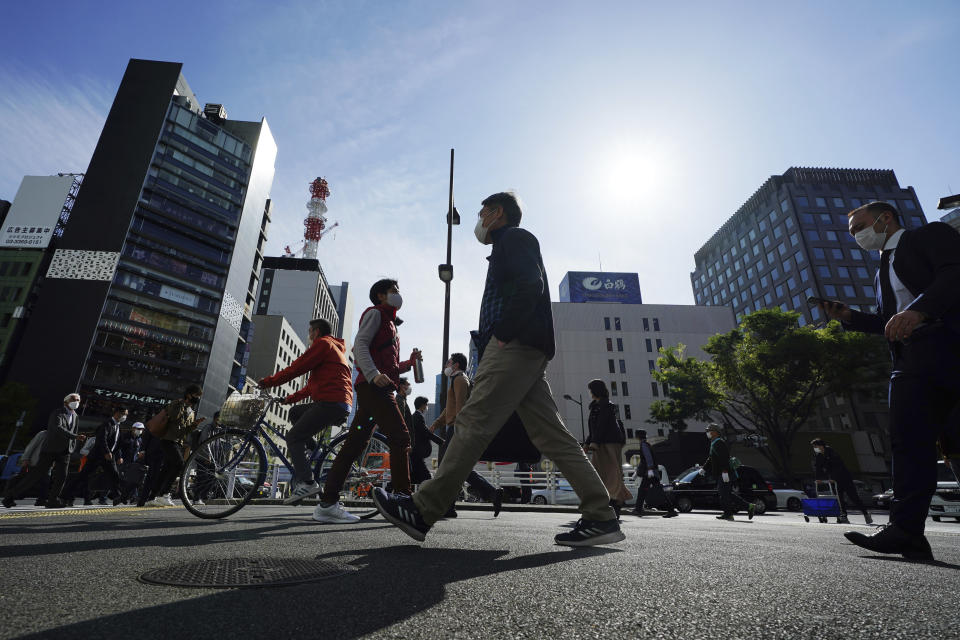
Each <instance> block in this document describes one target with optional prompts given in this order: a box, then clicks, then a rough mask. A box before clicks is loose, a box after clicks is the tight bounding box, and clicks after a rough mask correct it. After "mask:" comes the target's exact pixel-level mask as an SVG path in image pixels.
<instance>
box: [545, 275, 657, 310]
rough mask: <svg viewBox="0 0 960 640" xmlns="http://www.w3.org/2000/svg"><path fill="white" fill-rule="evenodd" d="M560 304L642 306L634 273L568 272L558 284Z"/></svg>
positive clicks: (638, 281)
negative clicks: (581, 303)
mask: <svg viewBox="0 0 960 640" xmlns="http://www.w3.org/2000/svg"><path fill="white" fill-rule="evenodd" d="M560 302H616V303H620V304H643V300H642V299H641V296H640V279H639V278H638V277H637V274H636V273H613V272H606V271H568V272H567V275H566V276H564V278H563V281H562V282H561V283H560Z"/></svg>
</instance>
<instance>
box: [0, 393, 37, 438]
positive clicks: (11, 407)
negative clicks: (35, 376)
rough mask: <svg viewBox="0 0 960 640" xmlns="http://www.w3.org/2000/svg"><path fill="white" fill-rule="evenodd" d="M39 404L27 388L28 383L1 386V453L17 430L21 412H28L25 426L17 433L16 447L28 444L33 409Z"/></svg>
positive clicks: (24, 420) (24, 422)
mask: <svg viewBox="0 0 960 640" xmlns="http://www.w3.org/2000/svg"><path fill="white" fill-rule="evenodd" d="M36 406H37V400H36V398H34V397H33V396H32V395H30V391H29V390H28V389H27V385H25V384H21V383H19V382H7V383H6V384H4V385H3V386H2V387H0V447H2V448H0V453H3V452H5V451H6V450H7V445H8V444H9V443H10V438H11V437H12V436H13V432H14V430H16V428H17V427H16V424H17V420H19V419H20V414H21V413H22V412H24V411H26V412H27V414H26V416H24V419H23V426H22V427H20V431H19V432H18V433H17V438H16V441H15V442H14V443H13V444H14V448H16V447H18V446H26V444H27V442H29V441H30V431H31V429H30V427H31V425H32V424H33V410H34V408H35V407H36Z"/></svg>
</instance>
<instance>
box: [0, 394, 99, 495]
mask: <svg viewBox="0 0 960 640" xmlns="http://www.w3.org/2000/svg"><path fill="white" fill-rule="evenodd" d="M79 406H80V394H79V393H70V394H67V396H66V397H65V398H64V399H63V406H62V407H60V408H59V409H57V410H56V411H54V412H53V413H51V414H50V418H49V420H47V439H46V440H45V441H44V443H43V447H42V448H41V450H40V459H39V461H38V462H37V464H36V465H35V466H34V467H33V468H31V469H30V471H29V473H27V475H25V476H23V478H21V479H20V481H19V482H11V483H10V485H9V486H8V487H7V495H6V496H5V497H4V498H3V506H5V507H6V508H8V509H9V508H10V507H13V506H16V504H17V502H16V501H17V499H18V498H21V497H23V496H24V495H26V493H27V491H29V490H30V488H31V487H33V485H34V484H36V483H37V482H40V481H41V480H42V479H43V478H45V477H46V475H47V473H48V472H49V471H50V468H51V467H52V468H53V475H52V477H51V478H50V489H49V490H48V492H47V499H46V506H47V507H48V508H50V509H56V508H60V507H64V506H66V505H65V504H64V503H63V502H61V501H60V498H59V496H60V490H61V489H63V481H64V480H65V479H66V477H67V465H68V464H69V463H70V454H71V453H73V450H74V448H75V447H76V446H77V443H78V442H83V441H84V440H86V439H87V437H86V436H84V435H80V434H79V433H78V430H79V424H78V423H79V417H78V416H77V407H79Z"/></svg>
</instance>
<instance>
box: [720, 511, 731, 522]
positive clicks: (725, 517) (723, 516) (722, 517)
mask: <svg viewBox="0 0 960 640" xmlns="http://www.w3.org/2000/svg"><path fill="white" fill-rule="evenodd" d="M717 520H729V521H730V522H733V514H732V513H721V514H720V515H718V516H717Z"/></svg>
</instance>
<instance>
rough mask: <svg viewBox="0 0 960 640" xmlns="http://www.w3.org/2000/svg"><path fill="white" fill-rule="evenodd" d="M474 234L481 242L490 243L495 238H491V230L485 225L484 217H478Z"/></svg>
mask: <svg viewBox="0 0 960 640" xmlns="http://www.w3.org/2000/svg"><path fill="white" fill-rule="evenodd" d="M473 235H475V236H476V237H477V240H479V241H480V244H490V243H491V242H493V240H491V239H490V230H489V229H487V228H486V227H485V226H483V218H477V226H475V227H474V228H473Z"/></svg>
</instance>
